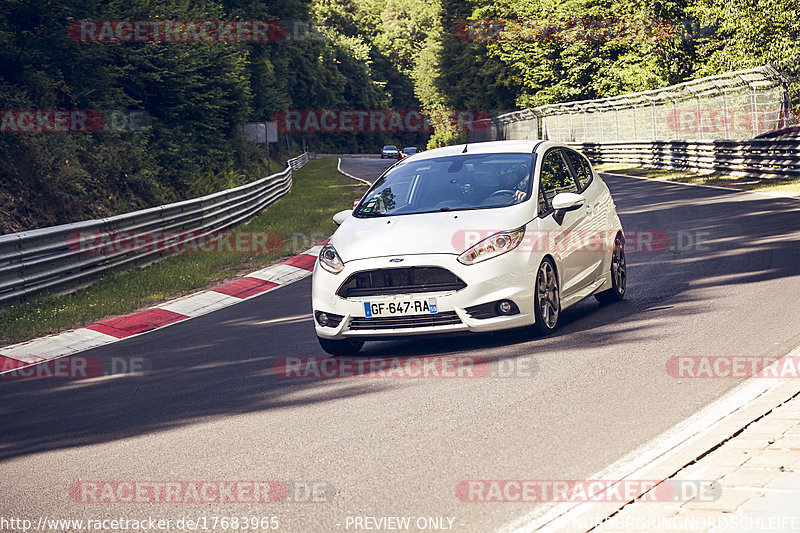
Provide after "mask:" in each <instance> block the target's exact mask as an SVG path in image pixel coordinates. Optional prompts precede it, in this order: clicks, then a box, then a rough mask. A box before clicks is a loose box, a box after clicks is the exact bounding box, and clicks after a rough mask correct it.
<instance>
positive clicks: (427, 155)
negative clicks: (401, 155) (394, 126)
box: [414, 140, 567, 161]
mask: <svg viewBox="0 0 800 533" xmlns="http://www.w3.org/2000/svg"><path fill="white" fill-rule="evenodd" d="M554 146H560V147H567V146H566V145H565V144H563V143H558V142H554V141H538V140H537V141H488V142H480V143H467V144H457V145H454V146H445V147H444V148H434V149H433V150H427V151H425V152H420V153H419V154H418V155H415V156H414V161H422V160H423V159H432V158H435V157H445V156H451V155H460V154H462V153H466V154H473V155H474V154H501V153H519V154H530V153H533V152H534V151H535V152H536V153H539V154H540V153H543V152H544V151H545V150H547V149H549V148H552V147H554ZM465 148H466V150H465Z"/></svg>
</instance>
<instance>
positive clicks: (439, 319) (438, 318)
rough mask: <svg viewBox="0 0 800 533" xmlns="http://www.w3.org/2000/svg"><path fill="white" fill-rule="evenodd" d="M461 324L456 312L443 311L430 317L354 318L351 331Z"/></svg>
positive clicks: (429, 315)
mask: <svg viewBox="0 0 800 533" xmlns="http://www.w3.org/2000/svg"><path fill="white" fill-rule="evenodd" d="M453 324H461V319H460V318H458V315H457V314H456V312H455V311H443V312H441V313H434V314H428V315H408V316H397V317H395V316H390V317H378V318H362V317H357V318H353V319H352V321H351V322H350V329H402V328H425V327H429V326H451V325H453Z"/></svg>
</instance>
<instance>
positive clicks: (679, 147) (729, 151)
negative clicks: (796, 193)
mask: <svg viewBox="0 0 800 533" xmlns="http://www.w3.org/2000/svg"><path fill="white" fill-rule="evenodd" d="M567 144H569V145H570V146H572V147H574V148H576V149H578V150H580V151H581V152H583V153H584V155H586V157H588V158H589V159H590V160H591V161H592V162H593V163H626V164H632V165H637V166H643V167H650V168H663V169H671V170H691V171H701V172H713V171H716V172H724V173H726V174H730V175H734V176H747V177H764V176H765V175H766V176H768V177H771V178H778V179H781V178H785V179H792V178H800V139H754V140H749V141H727V140H724V141H635V142H604V143H589V142H587V143H567Z"/></svg>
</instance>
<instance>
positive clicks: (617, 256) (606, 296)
mask: <svg viewBox="0 0 800 533" xmlns="http://www.w3.org/2000/svg"><path fill="white" fill-rule="evenodd" d="M627 281H628V266H627V263H626V262H625V245H624V244H623V243H622V237H620V236H619V235H617V237H616V238H615V239H614V251H613V252H611V288H610V289H608V290H605V291H603V292H598V293H597V294H595V295H594V297H595V299H596V300H597V301H598V302H600V303H601V304H610V303H613V302H619V301H620V300H622V299H623V298H625V287H626V285H627Z"/></svg>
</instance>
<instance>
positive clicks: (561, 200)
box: [553, 192, 586, 213]
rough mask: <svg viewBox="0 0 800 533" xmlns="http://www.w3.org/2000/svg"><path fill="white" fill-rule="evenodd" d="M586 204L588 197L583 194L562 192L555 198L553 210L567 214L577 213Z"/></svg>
mask: <svg viewBox="0 0 800 533" xmlns="http://www.w3.org/2000/svg"><path fill="white" fill-rule="evenodd" d="M585 203H586V197H584V196H583V195H582V194H575V193H574V192H562V193H559V194H557V195H556V196H555V198H553V209H554V210H555V211H561V212H562V213H566V212H567V211H575V210H576V209H578V208H580V207H582V206H583V204H585Z"/></svg>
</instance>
